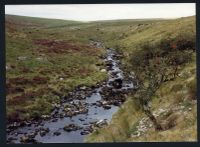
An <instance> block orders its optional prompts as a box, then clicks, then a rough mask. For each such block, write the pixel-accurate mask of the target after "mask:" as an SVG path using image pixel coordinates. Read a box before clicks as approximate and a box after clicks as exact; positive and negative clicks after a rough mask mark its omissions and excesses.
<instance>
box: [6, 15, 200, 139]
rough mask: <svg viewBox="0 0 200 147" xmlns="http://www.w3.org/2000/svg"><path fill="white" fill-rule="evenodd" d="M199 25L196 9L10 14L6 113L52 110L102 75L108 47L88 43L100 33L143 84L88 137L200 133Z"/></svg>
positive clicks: (14, 116)
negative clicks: (60, 16)
mask: <svg viewBox="0 0 200 147" xmlns="http://www.w3.org/2000/svg"><path fill="white" fill-rule="evenodd" d="M195 29H196V28H195V17H194V16H193V17H186V18H179V19H170V20H165V19H160V20H159V19H157V20H153V19H147V20H116V21H97V22H88V23H83V22H75V21H64V20H50V19H39V18H29V17H19V16H6V65H7V74H6V76H7V79H6V86H7V117H8V119H9V120H11V121H13V120H23V119H28V118H32V117H38V116H41V115H42V114H49V112H50V111H51V109H52V104H54V103H59V101H60V98H61V97H63V96H64V95H65V94H67V93H68V92H69V91H71V90H72V89H74V88H75V87H76V86H78V85H88V86H90V85H95V84H96V83H97V82H100V81H102V80H104V79H105V78H106V74H105V73H103V72H100V69H102V68H104V67H103V66H104V65H103V62H102V60H101V58H100V57H101V56H103V55H104V54H105V50H104V49H100V48H96V47H94V46H93V45H91V41H97V40H98V41H101V42H103V43H104V45H105V46H106V47H112V48H114V49H116V50H117V51H118V52H119V54H122V55H123V59H122V66H123V69H124V71H126V72H127V73H128V74H129V73H130V74H132V73H133V72H134V73H135V75H136V77H137V79H138V80H139V83H140V87H139V89H138V90H137V91H136V92H135V93H134V94H130V95H129V96H128V99H127V101H126V102H125V103H124V104H123V105H122V106H121V108H120V109H119V111H118V112H117V113H116V114H115V115H114V116H113V118H112V121H111V123H110V124H109V125H108V126H105V127H104V128H101V129H98V130H96V131H94V132H93V133H92V134H90V135H89V136H88V137H87V139H86V141H87V142H121V141H196V140H197V110H196V109H197V108H196V99H197V97H196V53H195V38H196V34H195ZM99 65H100V66H99ZM43 105H45V106H46V107H45V110H44V109H43V108H42V106H43ZM41 110H42V111H41ZM41 113H42V114H41ZM152 121H153V122H152ZM156 124H157V125H160V129H155V128H156ZM157 128H159V127H157Z"/></svg>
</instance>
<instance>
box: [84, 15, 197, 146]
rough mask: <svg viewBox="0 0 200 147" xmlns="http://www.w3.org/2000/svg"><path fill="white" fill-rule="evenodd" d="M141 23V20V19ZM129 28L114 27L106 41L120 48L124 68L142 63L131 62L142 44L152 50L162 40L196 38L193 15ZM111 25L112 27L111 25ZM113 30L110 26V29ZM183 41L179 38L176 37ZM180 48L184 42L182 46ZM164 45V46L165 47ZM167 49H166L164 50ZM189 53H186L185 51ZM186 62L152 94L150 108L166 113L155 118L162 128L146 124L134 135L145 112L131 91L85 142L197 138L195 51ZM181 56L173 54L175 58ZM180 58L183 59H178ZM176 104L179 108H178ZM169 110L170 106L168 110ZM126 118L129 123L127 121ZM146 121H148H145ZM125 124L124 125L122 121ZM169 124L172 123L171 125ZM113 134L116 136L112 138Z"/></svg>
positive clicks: (134, 70)
mask: <svg viewBox="0 0 200 147" xmlns="http://www.w3.org/2000/svg"><path fill="white" fill-rule="evenodd" d="M140 24H144V23H142V22H140ZM131 26H132V29H129V31H127V30H126V31H125V28H126V27H127V28H128V27H130V24H129V25H125V27H124V26H123V28H122V30H123V31H124V35H122V38H120V37H119V38H118V37H116V36H117V34H118V36H120V33H119V32H117V31H120V29H118V30H116V35H115V37H114V35H113V33H111V34H112V35H110V36H112V37H114V39H112V40H109V39H108V40H109V41H107V42H106V44H107V45H108V46H111V47H115V48H117V49H118V51H119V52H121V53H122V54H123V55H124V56H125V58H123V65H124V69H125V70H126V71H127V72H136V69H138V68H139V67H140V66H141V65H142V64H143V61H144V60H142V59H139V62H138V64H134V67H133V63H131V61H132V60H131V58H133V57H135V54H136V53H137V52H140V53H141V52H142V51H143V47H144V44H147V45H152V47H153V48H152V49H153V52H155V50H156V49H158V51H159V50H161V49H163V48H160V47H158V46H159V44H160V42H161V41H162V40H164V43H165V40H168V39H169V40H171V42H188V41H192V40H193V41H194V40H195V18H194V17H187V18H180V19H175V20H162V21H153V22H151V23H148V22H147V25H138V24H134V25H131ZM113 29H114V27H113ZM112 31H113V30H112ZM182 39H183V40H185V41H178V40H182ZM165 44H167V43H165ZM181 48H183V46H182V47H181ZM166 49H167V48H166ZM167 52H168V51H167ZM183 52H185V51H181V50H180V51H178V52H177V53H179V55H184V53H183ZM188 55H189V54H188ZM189 56H190V59H189V60H186V64H184V65H181V66H180V67H179V76H178V77H177V78H175V79H174V80H173V81H168V82H165V83H163V84H162V85H161V86H160V87H159V88H158V90H157V91H156V93H155V94H154V96H153V97H152V101H151V104H152V111H153V112H159V110H160V109H164V110H165V111H164V112H163V113H166V116H163V114H162V113H161V114H159V115H158V117H157V119H158V120H159V122H162V125H163V127H164V126H165V127H167V128H166V129H165V130H164V131H156V130H155V129H153V128H149V129H148V130H147V131H146V132H145V133H144V134H142V135H140V136H136V137H133V136H132V135H135V134H137V133H136V132H137V126H140V125H139V122H140V121H141V120H142V119H143V118H145V115H144V112H142V110H141V109H140V107H139V102H138V99H137V97H139V96H138V95H134V94H133V95H130V96H129V99H128V100H127V101H126V102H125V103H124V104H123V106H122V108H120V110H119V111H118V112H117V113H116V114H115V115H114V116H113V118H112V121H111V123H110V124H109V125H108V126H106V127H105V128H103V129H100V130H98V134H95V133H92V134H90V135H89V136H88V137H87V138H86V140H85V141H86V142H113V141H115V142H121V141H129V142H135V141H136V142H138V141H139V142H141V141H196V140H197V110H196V109H197V108H196V103H194V101H196V84H195V83H196V54H195V52H192V53H191V54H190V55H189ZM179 57H180V58H181V56H175V59H178V58H179ZM181 60H182V59H181ZM136 75H137V76H141V75H142V76H141V79H142V78H143V77H144V76H143V74H142V72H139V75H138V73H136ZM176 108H180V109H177V110H176ZM168 110H173V111H172V112H170V113H169V112H168ZM127 119H128V121H127ZM127 122H128V125H127ZM147 123H148V124H150V123H151V121H148V122H147ZM125 124H126V125H125ZM170 126H171V127H170ZM112 136H115V138H114V139H113V137H112Z"/></svg>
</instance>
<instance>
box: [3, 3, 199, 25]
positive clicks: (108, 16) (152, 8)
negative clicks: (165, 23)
mask: <svg viewBox="0 0 200 147" xmlns="http://www.w3.org/2000/svg"><path fill="white" fill-rule="evenodd" d="M195 11H196V10H195V3H179V4H178V3H173V4H172V3H171V4H66V5H63V4H62V5H6V6H5V14H13V15H22V16H32V17H42V18H55V19H65V20H76V21H96V20H115V19H139V18H141V19H142V18H179V17H186V16H192V15H195Z"/></svg>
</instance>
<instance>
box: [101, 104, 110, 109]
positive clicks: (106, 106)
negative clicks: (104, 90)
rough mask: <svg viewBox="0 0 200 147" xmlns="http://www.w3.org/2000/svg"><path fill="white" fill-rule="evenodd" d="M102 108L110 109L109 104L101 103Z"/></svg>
mask: <svg viewBox="0 0 200 147" xmlns="http://www.w3.org/2000/svg"><path fill="white" fill-rule="evenodd" d="M103 108H104V109H111V106H110V105H103Z"/></svg>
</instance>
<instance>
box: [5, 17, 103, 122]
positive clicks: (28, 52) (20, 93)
mask: <svg viewBox="0 0 200 147" xmlns="http://www.w3.org/2000/svg"><path fill="white" fill-rule="evenodd" d="M82 25H85V24H84V23H82V22H75V21H64V20H51V19H40V18H31V17H21V16H11V15H7V16H6V90H7V91H6V93H7V95H6V102H7V103H6V104H7V107H6V108H7V118H8V121H19V120H24V119H29V118H37V117H40V116H41V115H43V114H49V113H50V112H51V110H52V108H53V105H54V104H55V103H59V102H60V98H62V97H63V96H65V95H67V93H68V92H69V91H71V90H73V89H74V88H75V87H77V86H79V85H86V86H91V85H95V84H96V83H97V82H100V81H102V80H104V79H105V78H106V73H104V72H100V69H101V68H103V65H101V64H102V59H101V58H100V57H101V56H102V55H104V54H105V50H104V49H102V48H96V47H95V46H92V45H90V40H89V38H88V37H87V32H83V33H82V35H83V36H85V37H83V36H79V35H78V34H77V33H76V32H79V29H78V28H79V26H80V27H81V26H82ZM44 106H45V107H44Z"/></svg>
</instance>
